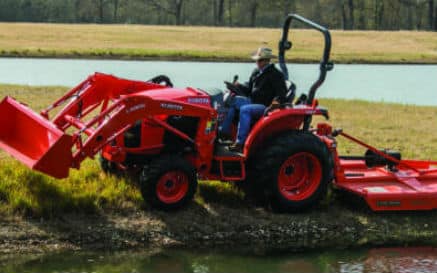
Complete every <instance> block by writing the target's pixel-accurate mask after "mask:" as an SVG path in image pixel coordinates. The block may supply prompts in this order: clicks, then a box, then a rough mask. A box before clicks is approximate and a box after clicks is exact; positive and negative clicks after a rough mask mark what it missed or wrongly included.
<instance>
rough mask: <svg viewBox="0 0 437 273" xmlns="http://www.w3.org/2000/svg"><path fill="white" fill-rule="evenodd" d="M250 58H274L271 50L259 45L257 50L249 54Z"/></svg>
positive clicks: (255, 59) (256, 59)
mask: <svg viewBox="0 0 437 273" xmlns="http://www.w3.org/2000/svg"><path fill="white" fill-rule="evenodd" d="M251 58H252V60H254V61H258V60H266V59H267V60H270V59H274V58H276V56H275V55H273V53H272V50H271V49H270V48H267V47H260V48H258V50H257V51H255V52H254V53H252V56H251Z"/></svg>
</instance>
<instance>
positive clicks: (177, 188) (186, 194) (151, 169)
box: [140, 155, 197, 210]
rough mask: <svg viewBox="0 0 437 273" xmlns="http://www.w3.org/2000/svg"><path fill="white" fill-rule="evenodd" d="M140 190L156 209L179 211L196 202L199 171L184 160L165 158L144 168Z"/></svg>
mask: <svg viewBox="0 0 437 273" xmlns="http://www.w3.org/2000/svg"><path fill="white" fill-rule="evenodd" d="M140 188H141V194H142V196H143V198H144V200H145V201H146V202H148V203H149V204H150V205H151V206H152V207H155V208H160V209H163V210H175V209H178V208H180V207H182V206H184V205H185V204H186V203H188V202H189V201H191V200H192V199H193V197H194V194H195V193H196V189H197V176H196V170H195V168H194V167H193V166H191V164H190V163H189V162H187V161H186V160H185V159H184V158H181V157H179V156H172V155H164V156H161V157H159V158H157V159H155V160H152V161H151V162H150V164H149V165H147V166H145V167H144V169H143V171H142V172H141V174H140Z"/></svg>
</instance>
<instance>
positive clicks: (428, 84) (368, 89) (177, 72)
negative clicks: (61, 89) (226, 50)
mask: <svg viewBox="0 0 437 273" xmlns="http://www.w3.org/2000/svg"><path fill="white" fill-rule="evenodd" d="M253 68H254V64H252V63H208V62H164V61H114V60H70V59H28V58H0V83H10V84H24V85H62V86H75V85H77V84H78V83H80V82H81V81H82V80H83V79H85V78H86V77H87V76H88V75H90V74H92V73H94V72H96V71H98V72H103V73H109V74H114V75H117V76H119V77H125V78H131V79H138V80H148V79H150V78H152V77H153V76H156V75H159V74H165V75H168V76H169V77H170V78H171V79H172V81H173V83H174V84H175V85H176V86H179V87H185V86H192V87H199V88H208V87H219V88H224V85H223V80H228V81H230V80H231V79H232V78H233V76H234V75H235V74H238V75H239V76H240V79H241V81H244V80H247V79H248V77H249V75H250V73H251V71H252V70H253ZM288 68H289V70H290V75H291V78H292V79H293V81H295V82H296V83H297V86H298V93H302V92H304V93H307V92H308V89H309V87H310V86H311V84H312V82H313V81H314V80H315V79H316V78H317V77H318V73H319V69H318V64H290V65H288ZM317 97H324V98H326V97H328V98H345V99H363V100H369V101H378V102H396V103H403V104H417V105H433V106H435V105H437V65H336V66H335V68H334V70H333V71H332V72H329V73H328V77H327V80H326V82H325V84H324V85H323V86H322V87H321V88H320V89H319V92H318V93H317Z"/></svg>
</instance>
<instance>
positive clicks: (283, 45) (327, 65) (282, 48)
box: [278, 13, 334, 105]
mask: <svg viewBox="0 0 437 273" xmlns="http://www.w3.org/2000/svg"><path fill="white" fill-rule="evenodd" d="M293 20H297V21H299V22H301V23H303V24H305V25H307V26H309V27H311V28H313V29H316V30H318V31H320V32H321V33H322V34H323V36H324V38H325V48H324V50H323V57H322V60H321V61H320V75H319V78H318V79H317V80H316V81H315V82H314V83H313V85H312V86H311V88H310V90H309V92H308V99H307V104H308V105H311V104H312V103H313V100H314V97H315V95H316V92H317V89H318V88H319V87H320V86H321V85H322V84H323V82H324V81H325V78H326V74H327V72H328V71H331V70H332V69H333V68H334V63H333V62H331V61H329V56H330V54H331V34H330V33H329V30H328V29H327V28H325V27H322V26H321V25H319V24H317V23H315V22H313V21H311V20H309V19H307V18H305V17H302V16H300V15H297V14H293V13H290V14H289V15H288V16H287V18H286V20H285V22H284V26H283V30H282V38H281V40H280V41H279V56H278V59H279V66H280V68H281V70H282V73H283V74H284V77H285V79H286V80H288V77H289V75H288V69H287V66H286V63H285V52H286V51H287V50H289V49H291V47H292V43H291V42H290V41H288V31H289V29H290V25H291V22H292V21H293Z"/></svg>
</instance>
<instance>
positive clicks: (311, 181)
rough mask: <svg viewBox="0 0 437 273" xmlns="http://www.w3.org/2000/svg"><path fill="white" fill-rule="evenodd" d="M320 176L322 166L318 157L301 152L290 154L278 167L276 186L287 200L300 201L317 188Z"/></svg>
mask: <svg viewBox="0 0 437 273" xmlns="http://www.w3.org/2000/svg"><path fill="white" fill-rule="evenodd" d="M321 178H322V166H321V164H320V161H319V160H318V158H317V157H316V156H314V155H313V154H311V153H307V152H301V153H297V154H294V155H292V156H290V157H289V158H288V159H286V160H285V161H284V163H283V164H282V166H281V167H280V169H279V175H278V188H279V191H280V193H281V195H282V196H284V197H285V198H287V199H288V200H292V201H301V200H305V199H306V198H308V197H309V196H311V195H312V194H313V193H314V191H316V190H317V188H318V186H319V184H320V180H321Z"/></svg>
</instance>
